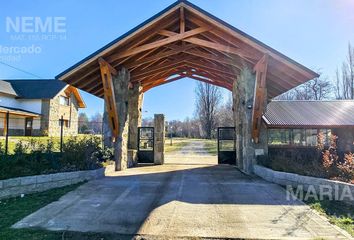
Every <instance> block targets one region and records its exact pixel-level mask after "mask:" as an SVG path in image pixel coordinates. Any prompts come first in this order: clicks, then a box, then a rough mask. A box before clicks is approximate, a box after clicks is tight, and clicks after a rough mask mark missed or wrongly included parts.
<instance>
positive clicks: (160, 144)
mask: <svg viewBox="0 0 354 240" xmlns="http://www.w3.org/2000/svg"><path fill="white" fill-rule="evenodd" d="M164 161H165V116H164V115H163V114H155V116H154V163H155V164H164Z"/></svg>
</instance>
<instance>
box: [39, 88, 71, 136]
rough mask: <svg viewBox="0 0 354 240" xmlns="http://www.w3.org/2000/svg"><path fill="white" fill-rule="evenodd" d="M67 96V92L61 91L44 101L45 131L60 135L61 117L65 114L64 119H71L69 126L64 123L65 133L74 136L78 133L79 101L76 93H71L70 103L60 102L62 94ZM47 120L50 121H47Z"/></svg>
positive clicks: (43, 122)
mask: <svg viewBox="0 0 354 240" xmlns="http://www.w3.org/2000/svg"><path fill="white" fill-rule="evenodd" d="M61 95H62V96H66V93H65V92H64V90H63V91H61V92H60V93H59V94H58V95H57V96H56V97H55V98H53V99H50V100H46V101H42V114H43V117H42V118H43V120H42V124H43V126H42V127H41V129H43V133H44V134H45V135H48V136H51V137H54V136H60V124H59V119H61V117H62V116H63V118H64V120H67V121H69V127H66V126H65V125H64V129H63V135H64V136H72V135H74V136H75V135H77V133H78V103H77V99H76V97H75V95H74V94H72V93H71V94H70V96H69V97H70V105H69V106H64V105H61V104H60V96H61ZM46 121H48V122H47V123H46Z"/></svg>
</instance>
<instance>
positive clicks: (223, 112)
mask: <svg viewBox="0 0 354 240" xmlns="http://www.w3.org/2000/svg"><path fill="white" fill-rule="evenodd" d="M232 105H233V103H232V96H229V98H228V100H227V102H226V103H225V104H223V105H222V106H221V107H220V108H219V110H218V124H219V126H222V127H233V126H234V125H235V123H234V116H233V111H232Z"/></svg>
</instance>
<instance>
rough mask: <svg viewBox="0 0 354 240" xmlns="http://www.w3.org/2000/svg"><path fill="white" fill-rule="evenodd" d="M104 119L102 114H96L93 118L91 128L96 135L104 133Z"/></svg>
mask: <svg viewBox="0 0 354 240" xmlns="http://www.w3.org/2000/svg"><path fill="white" fill-rule="evenodd" d="M102 124H103V117H102V114H101V113H96V114H95V115H93V116H92V117H91V121H90V125H91V126H90V127H91V129H92V130H93V131H94V133H96V134H101V133H102Z"/></svg>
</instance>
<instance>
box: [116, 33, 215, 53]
mask: <svg viewBox="0 0 354 240" xmlns="http://www.w3.org/2000/svg"><path fill="white" fill-rule="evenodd" d="M207 30H208V29H207V28H204V27H200V28H197V29H193V30H190V31H187V32H184V33H180V34H178V33H177V34H176V35H174V36H171V37H168V38H165V39H162V40H158V41H156V42H153V43H147V44H145V45H142V46H139V47H136V48H133V49H131V50H126V51H123V52H122V53H120V54H118V55H117V56H116V58H124V57H127V56H130V55H134V54H137V53H140V52H144V51H147V50H150V49H153V48H158V47H161V46H164V45H167V44H169V43H173V42H176V41H180V40H183V39H185V38H189V37H191V36H194V35H197V34H199V33H202V32H205V31H207Z"/></svg>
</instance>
